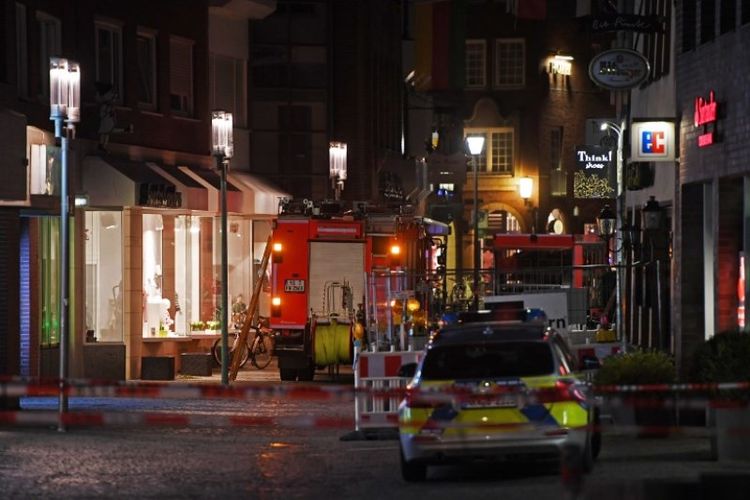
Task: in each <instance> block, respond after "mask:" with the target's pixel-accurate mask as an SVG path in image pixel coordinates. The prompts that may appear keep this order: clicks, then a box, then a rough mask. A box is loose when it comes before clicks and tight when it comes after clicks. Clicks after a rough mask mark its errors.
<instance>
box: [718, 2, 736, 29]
mask: <svg viewBox="0 0 750 500" xmlns="http://www.w3.org/2000/svg"><path fill="white" fill-rule="evenodd" d="M719 14H720V19H719V23H720V24H719V30H720V32H721V33H728V32H730V31H732V30H733V29H734V23H735V21H736V19H737V2H736V0H721V11H720V12H719Z"/></svg>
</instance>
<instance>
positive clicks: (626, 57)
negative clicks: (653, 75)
mask: <svg viewBox="0 0 750 500" xmlns="http://www.w3.org/2000/svg"><path fill="white" fill-rule="evenodd" d="M648 73H649V65H648V60H646V58H645V57H643V55H641V54H640V53H638V52H636V51H634V50H630V49H611V50H605V51H604V52H601V53H599V54H597V55H596V56H594V58H593V59H591V62H590V63H589V77H590V78H591V80H592V81H593V82H594V83H595V84H596V85H598V86H600V87H603V88H605V89H610V90H627V89H632V88H634V87H637V86H638V85H640V84H641V83H643V81H645V80H646V78H647V77H648Z"/></svg>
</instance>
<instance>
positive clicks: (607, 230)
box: [596, 205, 617, 251]
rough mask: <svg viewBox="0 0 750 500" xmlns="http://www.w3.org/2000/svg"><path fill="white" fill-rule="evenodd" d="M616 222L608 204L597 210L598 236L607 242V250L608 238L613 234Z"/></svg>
mask: <svg viewBox="0 0 750 500" xmlns="http://www.w3.org/2000/svg"><path fill="white" fill-rule="evenodd" d="M616 223H617V218H616V217H615V213H614V212H613V211H612V209H611V208H609V205H604V208H602V210H601V212H599V217H597V218H596V229H597V231H598V232H599V236H600V237H601V238H602V239H603V240H605V241H606V242H607V251H609V240H610V238H612V236H613V235H614V234H615V224H616Z"/></svg>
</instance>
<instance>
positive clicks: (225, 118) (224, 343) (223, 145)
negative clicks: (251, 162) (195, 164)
mask: <svg viewBox="0 0 750 500" xmlns="http://www.w3.org/2000/svg"><path fill="white" fill-rule="evenodd" d="M211 145H212V152H213V155H214V156H215V157H216V168H217V169H218V170H219V171H220V173H221V383H222V384H223V385H228V384H229V330H228V327H229V311H227V308H228V304H229V291H228V288H227V287H228V280H229V277H228V272H227V170H228V168H229V159H230V158H231V157H232V155H233V154H234V146H233V144H232V113H228V112H226V111H223V110H216V111H213V112H212V113H211Z"/></svg>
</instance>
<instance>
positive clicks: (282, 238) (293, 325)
mask: <svg viewBox="0 0 750 500" xmlns="http://www.w3.org/2000/svg"><path fill="white" fill-rule="evenodd" d="M308 225H309V221H308V220H306V219H305V220H294V219H292V220H279V221H278V223H277V227H276V230H275V231H274V235H273V242H274V243H281V245H282V248H283V251H282V256H281V258H280V260H279V261H278V262H273V268H272V277H273V283H272V285H271V293H272V295H273V296H274V297H279V298H281V307H280V312H281V314H280V316H273V315H272V316H271V321H270V324H271V328H274V329H304V328H305V324H306V323H307V318H308V314H307V295H308V293H307V289H308V286H309V276H308V267H307V262H308V246H307V238H308ZM287 284H288V285H289V286H288V287H287V286H286V285H287ZM300 284H301V287H300ZM285 288H288V289H290V290H292V289H296V291H293V292H292V291H289V292H287V291H285ZM300 288H301V289H300Z"/></svg>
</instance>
